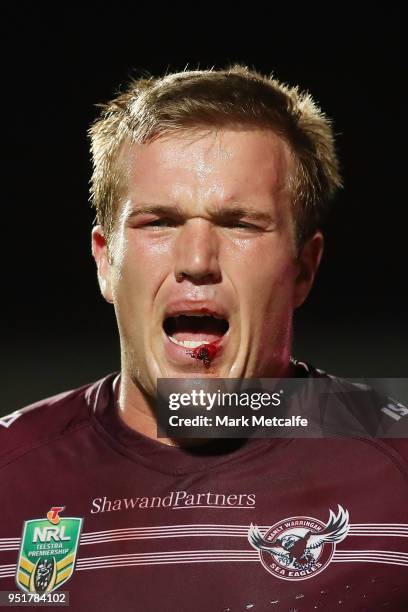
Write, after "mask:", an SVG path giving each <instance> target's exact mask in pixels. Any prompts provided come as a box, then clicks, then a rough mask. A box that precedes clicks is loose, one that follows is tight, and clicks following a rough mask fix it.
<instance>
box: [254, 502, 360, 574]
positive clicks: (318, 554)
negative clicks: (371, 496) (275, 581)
mask: <svg viewBox="0 0 408 612" xmlns="http://www.w3.org/2000/svg"><path fill="white" fill-rule="evenodd" d="M348 530H349V513H348V511H347V510H345V509H344V508H343V507H342V506H340V505H339V506H338V512H337V514H335V513H334V512H333V511H332V510H329V519H328V521H327V522H326V523H323V522H322V521H320V520H319V519H316V518H311V517H306V516H297V517H291V518H288V519H284V520H282V521H279V523H276V524H275V525H273V526H272V527H271V528H270V529H268V530H267V531H266V533H265V534H264V535H262V534H261V532H260V530H259V528H258V527H257V526H256V525H253V524H252V523H251V526H250V528H249V530H248V541H249V543H250V544H251V545H252V546H253V547H254V548H255V549H256V550H258V551H259V557H260V561H261V563H262V565H263V566H264V567H265V569H267V570H268V572H270V573H271V574H273V575H275V576H277V577H278V578H283V579H285V580H305V579H307V578H311V577H312V576H314V575H316V574H318V573H320V572H321V571H323V570H324V569H325V568H326V567H327V566H328V564H329V563H330V561H331V559H332V557H333V555H334V551H335V547H336V544H338V543H339V542H341V541H342V540H344V538H345V537H346V536H347V534H348Z"/></svg>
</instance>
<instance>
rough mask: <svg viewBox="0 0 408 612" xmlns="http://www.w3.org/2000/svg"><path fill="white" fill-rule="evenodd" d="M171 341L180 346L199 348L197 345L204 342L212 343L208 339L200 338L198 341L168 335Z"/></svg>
mask: <svg viewBox="0 0 408 612" xmlns="http://www.w3.org/2000/svg"><path fill="white" fill-rule="evenodd" d="M168 338H169V340H170V342H173V343H174V344H177V345H178V346H183V347H185V348H197V346H201V345H202V344H210V343H209V342H207V341H206V340H200V341H199V342H196V341H195V340H176V339H175V338H173V336H168Z"/></svg>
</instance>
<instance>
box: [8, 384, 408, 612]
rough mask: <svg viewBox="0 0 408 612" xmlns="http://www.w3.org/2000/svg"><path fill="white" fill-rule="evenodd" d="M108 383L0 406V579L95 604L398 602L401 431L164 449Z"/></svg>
mask: <svg viewBox="0 0 408 612" xmlns="http://www.w3.org/2000/svg"><path fill="white" fill-rule="evenodd" d="M117 384H118V376H117V375H110V376H108V377H106V378H105V379H103V380H101V381H99V382H96V383H94V384H92V385H87V386H85V387H82V388H80V389H77V390H74V391H70V392H67V393H63V394H60V395H58V396H55V397H52V398H50V399H47V400H44V401H41V402H38V403H37V404H34V405H33V406H30V407H28V408H26V409H24V410H21V411H17V412H16V413H14V414H13V415H10V416H8V417H5V418H3V419H2V420H1V421H0V478H1V494H2V495H1V505H0V591H8V590H14V591H16V590H17V587H16V580H17V582H18V584H19V586H20V588H23V589H25V590H27V591H29V590H30V588H31V589H32V588H33V587H32V585H33V580H36V581H37V582H36V583H35V584H36V585H37V586H36V588H37V590H39V592H41V589H43V590H45V589H46V587H47V584H50V580H53V581H54V582H53V583H52V584H53V585H54V586H53V587H52V588H56V587H58V581H59V584H60V585H61V586H60V589H61V590H66V591H69V593H70V607H71V609H73V610H84V611H93V610H95V611H96V610H97V611H98V612H101V611H104V612H109V611H112V612H113V611H118V610H120V611H127V610H129V611H132V612H133V611H139V610H140V611H141V612H193V611H194V612H223V611H228V612H229V611H230V612H235V611H241V610H252V609H253V610H254V612H261V611H264V610H277V611H281V610H282V611H289V610H293V611H295V610H296V611H299V612H300V611H302V612H306V611H309V610H310V611H314V610H330V611H332V610H337V609H345V610H353V611H354V610H358V611H360V610H370V611H373V610H376V611H377V610H382V609H385V610H390V611H391V610H392V611H393V612H395V611H397V610H407V609H408V586H407V577H408V572H407V569H408V545H407V543H408V539H407V537H408V516H407V513H408V464H407V457H408V441H407V440H400V439H384V440H378V439H377V440H376V439H373V438H351V439H341V438H332V439H252V440H246V441H245V440H239V441H235V440H229V441H225V442H222V444H221V447H220V442H219V441H218V442H217V444H216V445H215V444H214V445H212V446H211V445H210V446H208V447H203V448H202V449H200V450H186V449H180V448H177V447H172V446H167V445H164V444H162V443H161V442H159V441H157V440H153V439H149V438H147V437H144V436H143V435H141V434H139V433H137V432H135V431H133V430H131V429H129V428H128V427H127V426H126V425H125V424H124V423H123V422H122V421H121V419H120V417H119V414H118V411H117V406H116V399H115V385H116V387H117ZM337 384H339V385H340V386H341V385H342V384H343V383H342V381H341V380H339V379H337ZM391 408H392V406H391ZM389 410H390V407H389V408H388V411H389ZM407 412H408V411H407ZM401 414H404V413H403V411H402V410H401V409H400V415H401ZM403 418H405V417H403ZM64 517H69V518H70V520H71V522H70V520H68V518H67V519H65V518H64ZM79 519H82V521H81V520H79ZM29 521H34V522H33V523H29ZM36 521H38V522H36ZM75 521H76V522H75ZM81 523H82V531H81V533H79V528H80V525H81ZM23 528H24V530H23ZM30 529H31V531H30ZM70 530H71V531H70ZM72 530H73V531H72ZM74 532H75V534H74ZM29 534H31V535H29ZM73 534H74V535H73ZM76 537H77V541H76V539H75V538H76ZM30 538H31V539H30ZM22 540H23V541H22ZM29 540H30V541H29ZM55 592H58V590H56V591H55Z"/></svg>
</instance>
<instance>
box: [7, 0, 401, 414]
mask: <svg viewBox="0 0 408 612" xmlns="http://www.w3.org/2000/svg"><path fill="white" fill-rule="evenodd" d="M330 6H331V11H332V14H331V15H329V14H326V13H324V14H323V13H319V11H318V9H317V8H313V10H314V11H316V14H312V13H309V14H305V15H301V14H299V12H298V9H297V8H296V6H295V5H291V8H290V9H289V10H288V13H287V14H286V15H282V14H279V15H277V14H276V13H275V12H274V9H273V5H270V7H269V10H270V12H271V14H270V15H268V14H266V13H265V12H264V9H261V8H259V9H257V8H256V7H254V6H246V7H245V9H244V8H242V9H240V8H235V9H234V12H233V13H232V12H231V14H225V15H224V16H223V17H222V16H221V15H220V10H221V9H220V7H221V5H219V4H218V5H211V4H197V5H188V6H187V7H184V8H183V7H182V6H181V5H179V6H177V7H169V8H167V9H163V8H160V7H159V6H158V5H157V6H155V7H153V8H152V9H151V12H150V14H147V13H142V12H141V11H140V9H137V10H136V8H135V9H134V13H133V14H132V12H131V10H130V9H129V8H127V9H126V10H125V8H124V7H120V5H117V6H111V5H109V7H108V8H103V6H102V5H97V6H95V7H94V8H92V9H88V13H85V12H84V10H79V9H78V10H77V11H74V10H68V9H67V10H65V11H64V10H61V11H60V12H59V14H55V13H52V12H49V11H48V12H47V11H45V10H42V9H41V8H39V7H38V5H36V8H33V7H31V8H28V7H24V6H23V7H20V8H18V9H15V10H13V12H10V11H9V12H8V13H7V14H3V20H2V21H3V36H2V39H3V44H4V50H2V60H3V62H2V66H3V70H2V85H3V93H2V101H3V105H4V110H3V111H2V122H1V133H2V136H3V138H2V141H3V151H4V153H5V160H4V163H3V166H4V168H5V177H4V179H3V184H2V187H3V189H2V191H3V193H2V195H3V202H2V213H3V214H2V219H3V223H2V238H3V244H2V247H3V248H2V280H3V287H2V289H3V292H2V295H3V299H2V305H3V310H4V315H3V324H2V334H1V336H2V340H1V358H2V368H1V373H2V380H1V385H2V391H3V393H2V402H1V405H0V413H8V412H11V411H12V410H14V409H16V408H18V407H21V406H22V405H24V404H27V403H29V402H32V401H35V400H37V399H40V398H42V397H44V396H46V395H50V394H53V393H57V392H59V391H62V390H65V389H68V388H72V387H75V386H79V385H81V384H84V383H86V382H88V381H91V380H94V379H96V378H100V377H102V376H103V375H105V374H106V373H108V372H110V371H112V370H115V369H118V368H119V349H118V341H117V334H116V328H115V321H114V316H113V311H112V307H111V306H109V305H107V304H105V303H104V301H103V300H102V298H101V297H100V295H99V292H98V288H97V283H96V275H95V270H94V264H93V261H92V259H91V255H90V228H91V224H92V220H93V217H94V215H93V212H92V211H91V210H90V207H89V204H88V180H89V177H90V162H89V156H88V142H87V138H86V130H87V128H88V126H89V124H90V122H91V121H92V120H93V119H94V117H95V116H96V109H95V106H94V105H95V104H96V103H97V102H103V101H106V100H108V99H109V98H111V97H112V96H113V95H114V94H115V93H116V92H117V90H118V88H119V86H120V85H121V84H122V85H123V84H124V83H125V82H126V81H127V79H128V78H129V77H130V76H132V75H137V74H140V73H141V72H142V71H148V72H150V73H152V74H162V73H163V72H164V71H166V70H167V69H169V70H181V69H183V68H184V67H185V66H186V65H187V64H188V65H189V66H190V67H193V68H195V67H202V68H207V67H211V66H216V67H224V66H225V65H226V64H229V63H231V62H237V61H238V62H241V63H245V64H247V65H250V66H253V67H256V68H257V69H258V70H260V71H262V72H266V73H270V72H271V71H273V72H274V74H275V76H276V77H277V78H279V79H280V80H282V81H286V82H288V83H290V84H299V85H300V86H301V88H303V89H308V90H310V92H311V93H312V94H313V96H314V97H315V99H316V100H317V101H318V102H319V104H320V105H321V106H322V108H323V109H324V111H325V112H326V113H327V114H328V115H329V116H330V117H332V118H333V119H334V126H335V131H336V133H337V134H338V149H339V155H340V159H341V164H342V169H343V176H344V183H345V187H344V189H343V191H342V192H341V194H340V195H339V197H338V198H337V201H336V204H335V207H334V210H333V213H332V215H331V219H330V221H329V224H328V227H327V230H326V238H327V243H326V254H325V259H324V262H323V265H322V267H321V271H320V273H319V277H318V279H317V283H316V286H315V288H314V290H313V292H312V295H311V296H310V298H309V300H308V303H307V304H306V305H305V306H304V307H303V308H302V309H301V311H299V313H297V316H296V320H295V334H296V341H295V350H294V355H295V356H297V357H298V358H302V359H305V360H308V361H310V362H312V363H314V364H315V365H316V366H318V367H321V368H324V369H325V370H327V371H329V372H333V373H336V374H338V375H343V376H353V377H405V376H407V357H406V346H407V340H408V333H407V325H406V312H407V302H408V299H407V292H406V278H407V274H406V267H407V255H406V252H407V251H406V250H407V246H406V245H407V241H406V234H407V230H406V225H405V224H404V220H403V217H404V213H405V209H406V197H405V184H406V178H407V171H406V150H405V148H406V147H405V142H406V139H405V137H404V135H403V131H404V128H405V125H404V124H405V116H403V110H404V111H405V107H406V103H405V99H404V95H403V88H404V87H405V76H406V48H405V45H404V44H403V36H402V24H403V23H404V19H403V17H402V14H399V13H398V11H396V9H387V11H381V10H379V9H373V8H372V7H371V8H370V15H369V16H368V15H362V16H360V17H357V16H356V15H353V14H350V15H344V14H337V12H338V10H337V9H336V5H335V4H333V5H330ZM231 11H232V9H231ZM322 19H323V21H322ZM403 106H404V109H403Z"/></svg>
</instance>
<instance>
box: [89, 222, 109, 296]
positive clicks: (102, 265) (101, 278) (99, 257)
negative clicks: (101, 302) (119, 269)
mask: <svg viewBox="0 0 408 612" xmlns="http://www.w3.org/2000/svg"><path fill="white" fill-rule="evenodd" d="M92 255H93V256H94V259H95V262H96V267H97V269H98V282H99V287H100V289H101V293H102V295H103V297H104V298H105V300H106V301H107V302H109V303H110V304H112V302H113V299H112V283H111V274H112V270H111V265H110V263H109V255H108V245H107V244H106V239H105V236H104V233H103V231H102V228H101V226H100V225H96V226H95V227H94V228H93V229H92Z"/></svg>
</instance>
